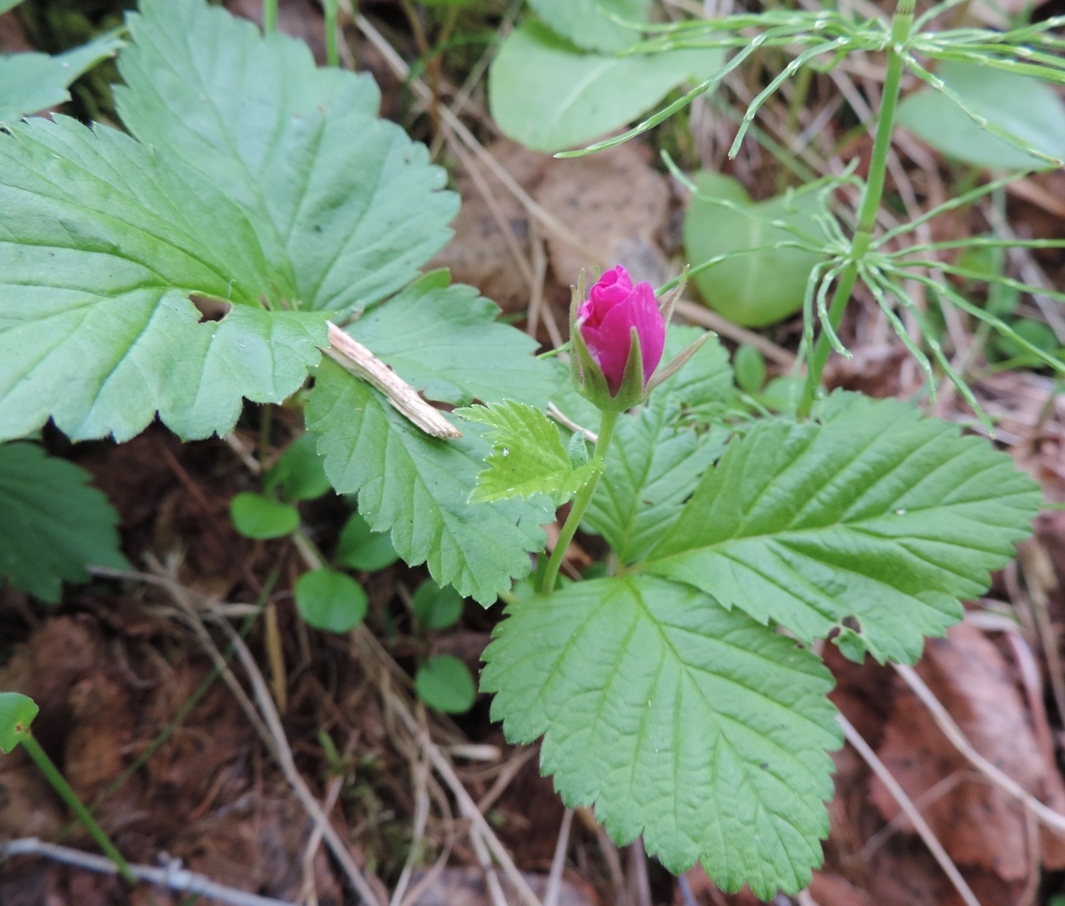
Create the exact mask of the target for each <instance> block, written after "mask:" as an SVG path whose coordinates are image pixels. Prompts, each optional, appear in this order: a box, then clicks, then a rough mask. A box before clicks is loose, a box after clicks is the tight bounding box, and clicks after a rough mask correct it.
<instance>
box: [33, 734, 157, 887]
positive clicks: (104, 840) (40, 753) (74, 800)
mask: <svg viewBox="0 0 1065 906" xmlns="http://www.w3.org/2000/svg"><path fill="white" fill-rule="evenodd" d="M20 742H21V743H22V748H24V749H25V750H26V754H27V755H29V756H30V758H32V759H33V763H34V764H35V765H37V768H38V769H39V770H40V772H41V773H42V774H44V777H45V779H46V780H47V781H48V782H49V783H50V784H51V785H52V789H54V790H55V791H56V792H57V793H58V794H59V796H60V798H61V799H62V800H63V801H64V802H65V803H66V804H67V805H68V806H69V807H70V810H71V811H72V812H73V813H74V814H75V816H77V819H78V820H79V821H80V822H81V823H82V826H84V828H85V830H87V831H88V832H89V836H90V837H92V838H93V840H95V841H96V845H97V846H99V847H100V849H101V850H102V851H103V853H104V855H106V856H107V857H108V858H109V859H110V860H111V861H112V862H114V863H115V867H116V868H117V869H118V873H119V875H120V876H121V878H122V880H124V881H126V882H127V883H129V884H133V883H135V882H136V879H135V878H134V877H133V872H131V871H130V868H129V863H128V862H127V861H126V860H125V859H124V858H123V857H122V853H120V852H119V851H118V848H117V847H116V846H115V844H114V843H112V842H111V838H110V837H108V836H107V832H106V831H105V830H104V829H103V828H102V827H100V825H99V824H97V823H96V819H95V818H94V817H93V816H92V814H91V813H90V812H89V810H88V809H87V808H86V807H85V806H84V805H83V804H82V801H81V800H80V799H79V798H78V795H77V793H75V792H74V790H72V789H71V787H70V784H69V783H67V781H66V778H65V777H64V776H63V775H62V774H61V773H60V772H59V768H57V767H56V766H55V764H53V763H52V759H51V758H49V757H48V755H47V753H46V752H45V751H44V749H42V748H41V744H40V743H39V742H37V740H36V739H34V738H33V735H32V734H31V733H28V732H27V733H26V735H25V736H23V737H22V739H21V740H20Z"/></svg>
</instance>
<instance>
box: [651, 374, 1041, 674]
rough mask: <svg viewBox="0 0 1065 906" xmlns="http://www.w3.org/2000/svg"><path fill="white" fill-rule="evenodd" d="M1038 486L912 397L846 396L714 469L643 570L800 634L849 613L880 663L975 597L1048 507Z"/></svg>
mask: <svg viewBox="0 0 1065 906" xmlns="http://www.w3.org/2000/svg"><path fill="white" fill-rule="evenodd" d="M1039 505H1040V492H1039V488H1038V486H1037V485H1036V484H1035V482H1033V481H1032V480H1031V479H1030V478H1029V477H1028V476H1027V475H1025V474H1023V473H1021V472H1020V471H1018V470H1017V468H1016V467H1015V466H1014V464H1013V462H1012V460H1011V459H1010V458H1009V457H1008V456H1007V455H1005V454H1003V453H999V452H996V451H995V450H994V449H993V448H992V447H991V446H990V445H989V444H988V443H987V442H986V441H985V440H983V439H981V438H977V437H961V436H959V429H958V427H957V426H955V425H953V424H950V423H948V422H944V421H941V420H938V419H933V418H921V417H920V415H919V413H918V412H917V410H916V409H914V408H913V407H912V406H910V405H907V404H905V403H902V402H898V401H895V400H872V399H867V398H861V397H855V396H852V395H849V394H835V395H833V396H832V397H830V398H829V400H828V402H827V404H826V407H825V415H824V422H823V423H822V424H817V423H795V422H791V421H788V420H785V419H777V420H774V421H764V422H762V423H760V424H759V425H757V426H756V427H755V428H754V429H753V430H751V431H750V433H749V434H747V436H746V437H744V438H742V439H741V440H738V441H736V442H734V443H733V444H732V445H731V446H730V447H729V449H728V451H727V452H726V453H725V455H724V456H723V457H722V459H721V461H720V462H719V463H718V465H717V467H716V468H715V469H714V470H713V471H711V472H708V473H707V474H706V475H705V476H704V478H703V480H702V481H701V482H700V484H699V487H698V488H697V489H696V491H695V493H694V494H693V496H692V498H691V500H690V501H689V502H688V504H687V505H686V506H685V508H684V511H683V512H682V513H681V515H680V517H679V518H678V519H677V522H676V525H675V526H674V528H673V529H672V531H671V532H670V533H669V534H668V535H667V536H666V537H665V538H664V539H663V540H662V541H661V542H660V543H659V544H658V545H657V547H656V548H655V549H654V550H653V551H651V553H650V555H649V557H648V562H647V564H646V569H648V570H649V571H650V572H653V573H655V574H657V575H661V576H668V577H670V578H672V579H675V580H677V581H680V582H686V583H688V584H690V585H692V586H694V587H696V588H699V589H702V590H703V591H705V592H706V593H707V594H711V595H713V596H714V597H715V598H716V599H717V600H718V601H720V602H721V603H722V604H723V605H724V606H725V607H729V608H731V607H738V608H740V609H742V610H744V611H746V612H747V613H749V614H750V615H751V616H753V617H755V618H756V619H758V620H759V621H762V622H765V621H768V620H775V621H777V622H779V623H781V624H783V625H784V626H785V627H787V628H788V629H789V630H791V631H792V632H793V633H795V634H796V635H797V636H798V637H799V638H800V639H803V640H804V641H809V640H811V639H813V638H816V637H818V636H825V635H827V634H828V633H829V632H831V631H832V630H833V628H835V627H838V626H840V625H841V624H842V622H843V621H844V620H845V619H846V618H854V619H856V620H857V622H858V624H859V626H860V638H861V639H862V641H863V642H864V643H865V645H866V646H867V647H868V650H869V651H870V652H871V653H872V654H874V655H875V656H876V657H877V658H879V659H881V660H883V659H886V658H892V659H895V660H901V661H913V660H915V659H916V658H917V657H918V656H919V655H920V653H921V647H922V644H923V641H924V636H926V635H941V634H942V633H943V631H944V630H945V629H946V628H947V627H948V626H949V625H950V624H951V623H954V622H956V621H957V620H958V619H959V618H960V617H961V615H962V611H961V605H960V603H959V600H958V599H959V598H966V597H975V596H978V595H980V594H982V593H983V592H984V591H985V590H986V589H987V586H988V584H989V582H990V577H989V573H990V571H991V570H994V569H998V568H1000V567H1002V566H1004V565H1005V564H1006V563H1007V562H1008V560H1009V559H1010V557H1011V556H1012V555H1013V542H1015V541H1018V540H1020V539H1022V538H1024V537H1026V536H1027V535H1028V534H1029V531H1030V523H1031V521H1032V519H1033V518H1034V517H1035V515H1036V513H1037V512H1038V510H1039Z"/></svg>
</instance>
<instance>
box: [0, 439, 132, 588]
mask: <svg viewBox="0 0 1065 906" xmlns="http://www.w3.org/2000/svg"><path fill="white" fill-rule="evenodd" d="M89 477H90V476H89V473H88V472H86V471H85V470H84V469H81V468H78V466H76V465H74V464H73V463H71V462H67V461H66V460H65V459H59V458H57V457H54V456H46V455H45V453H44V451H43V450H42V449H41V448H40V447H38V446H37V445H36V444H30V443H14V444H4V445H0V579H3V578H6V579H8V580H10V582H11V583H12V585H14V586H15V588H18V589H20V590H21V591H24V592H27V593H28V594H31V595H33V596H34V597H35V598H39V599H40V600H42V601H46V602H48V603H49V604H55V603H56V602H58V601H59V595H60V591H61V585H62V582H84V581H86V580H87V579H88V578H89V574H88V572H87V571H86V569H85V567H86V566H90V565H91V566H113V567H115V568H116V569H128V568H129V563H128V562H127V561H126V558H125V557H123V556H122V554H121V553H120V552H119V549H118V532H117V531H116V530H115V525H116V524H117V522H118V516H117V514H116V513H115V511H114V509H112V507H111V504H110V503H109V502H108V500H107V497H105V496H104V494H103V492H101V491H99V490H97V489H96V488H92V487H88V486H87V485H88V482H89Z"/></svg>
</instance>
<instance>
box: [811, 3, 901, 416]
mask: <svg viewBox="0 0 1065 906" xmlns="http://www.w3.org/2000/svg"><path fill="white" fill-rule="evenodd" d="M913 8H914V0H899V3H898V6H897V7H896V8H895V15H894V16H893V17H892V19H891V44H890V46H889V47H888V50H887V74H886V76H885V78H884V91H883V95H882V98H881V104H880V115H879V117H878V118H877V123H876V139H875V140H874V142H873V154H872V157H871V158H870V161H869V176H868V178H867V179H866V181H865V191H864V192H863V193H862V202H861V205H860V207H859V208H858V225H857V228H856V229H855V231H854V236H853V237H851V248H850V254H849V256H848V259H849V260H848V264H847V267H846V268H845V269H844V271H843V273H841V274H840V276H839V282H838V283H837V284H836V289H835V292H834V293H833V294H832V303H831V305H830V306H829V309H828V320H829V323H830V324H831V325H832V329H833V330H838V329H839V325H840V323H841V322H842V321H843V312H844V310H845V309H846V307H847V303H848V302H849V301H850V297H851V291H852V290H853V289H854V284H855V283H856V282H857V279H858V264H859V262H860V261H861V260H862V258H864V257H865V253H866V252H867V251H869V245H870V243H871V242H872V241H873V230H874V229H875V227H876V214H877V211H879V210H880V202H881V201H882V200H883V197H884V180H885V178H886V176H887V165H888V155H889V154H890V153H891V132H892V128H893V127H894V123H895V108H896V106H897V105H898V101H899V87H900V85H901V82H902V70H903V60H902V53H901V52H900V51H901V48H902V46H903V45H904V44H905V43H906V41H907V39H908V38H909V37H910V29H911V28H912V26H913ZM830 352H831V348H830V344H829V340H828V335H827V332H826V331H825V330H823V329H822V331H821V333H820V335H819V336H818V338H817V345H816V346H815V347H814V350H813V352H812V353H811V354H810V361H809V365H808V367H807V373H806V384H805V386H804V387H803V391H802V399H800V401H799V415H800V416H802V417H805V416H807V415H809V414H810V409H811V407H812V406H813V404H814V399H815V398H816V396H817V389H818V387H820V386H821V374H822V372H823V371H824V370H825V364H826V363H827V362H828V356H829V353H830Z"/></svg>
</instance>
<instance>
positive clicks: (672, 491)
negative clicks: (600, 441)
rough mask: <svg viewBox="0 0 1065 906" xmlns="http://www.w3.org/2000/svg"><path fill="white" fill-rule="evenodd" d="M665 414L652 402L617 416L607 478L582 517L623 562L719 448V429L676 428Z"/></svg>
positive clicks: (660, 528)
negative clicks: (702, 430) (631, 413)
mask: <svg viewBox="0 0 1065 906" xmlns="http://www.w3.org/2000/svg"><path fill="white" fill-rule="evenodd" d="M670 415H671V413H669V411H668V410H667V409H666V407H655V406H651V407H650V408H649V409H647V410H645V411H643V412H640V413H638V414H635V415H623V416H622V417H621V418H620V419H619V420H618V425H617V428H616V429H615V435H614V442H613V443H612V444H611V446H610V450H609V451H608V452H607V463H606V480H604V481H601V482H600V483H599V485H598V487H596V489H595V495H594V496H593V497H592V502H591V505H590V506H589V507H588V511H587V513H586V514H585V516H584V522H585V523H586V524H587V527H588V528H590V529H591V530H592V531H593V532H596V533H597V534H600V535H602V536H603V537H604V538H605V539H606V540H607V543H609V545H610V548H611V550H613V551H614V552H615V553H616V554H617V555H618V558H619V559H620V560H621V562H622V563H635V562H637V561H638V560H640V559H642V558H643V557H646V555H647V552H648V551H649V550H650V549H651V548H652V547H653V546H654V544H655V542H657V541H658V540H659V538H661V537H662V535H663V534H664V533H665V532H666V531H667V530H668V529H669V528H670V527H671V526H672V525H673V524H674V523H675V522H676V520H677V517H678V515H679V513H680V512H681V507H682V506H683V504H684V501H685V500H686V499H687V498H688V497H689V496H690V495H691V493H692V491H693V490H695V486H696V485H697V484H698V482H699V479H700V478H701V477H702V474H703V472H705V471H706V469H707V468H708V467H709V466H710V465H711V464H712V463H713V462H714V460H715V459H717V457H718V456H720V455H721V452H722V450H723V449H724V435H725V433H726V432H724V431H723V430H722V431H718V430H713V431H711V432H709V433H696V431H695V430H694V429H691V428H677V427H674V426H673V425H672V424H671V423H670V422H671V418H670Z"/></svg>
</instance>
